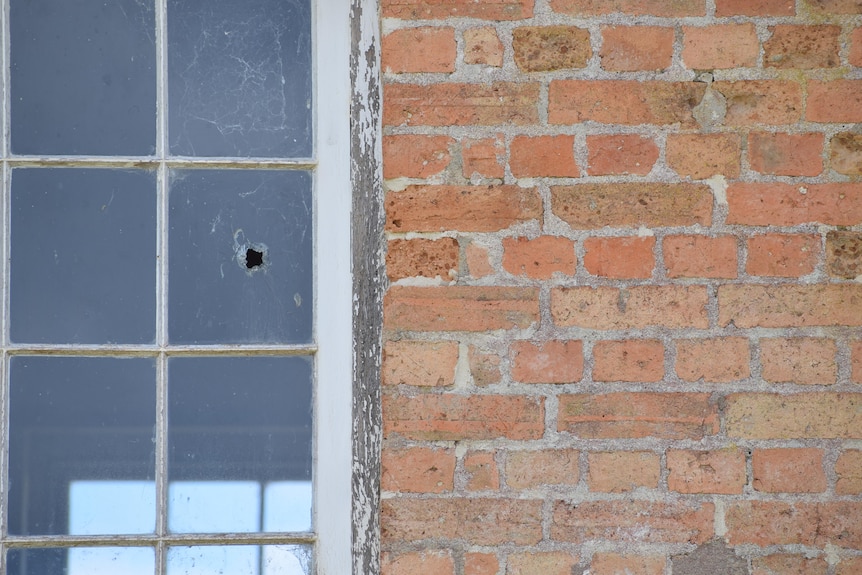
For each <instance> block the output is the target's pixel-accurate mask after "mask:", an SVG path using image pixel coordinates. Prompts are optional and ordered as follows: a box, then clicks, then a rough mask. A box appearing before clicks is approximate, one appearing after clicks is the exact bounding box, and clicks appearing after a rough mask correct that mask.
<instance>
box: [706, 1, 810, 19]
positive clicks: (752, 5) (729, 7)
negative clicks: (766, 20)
mask: <svg viewBox="0 0 862 575" xmlns="http://www.w3.org/2000/svg"><path fill="white" fill-rule="evenodd" d="M715 15H716V16H718V17H724V16H795V15H796V1H795V0H715Z"/></svg>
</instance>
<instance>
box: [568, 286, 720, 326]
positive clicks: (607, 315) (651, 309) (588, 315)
mask: <svg viewBox="0 0 862 575" xmlns="http://www.w3.org/2000/svg"><path fill="white" fill-rule="evenodd" d="M706 303H707V293H706V288H705V287H704V286H676V285H667V286H654V285H650V286H633V287H630V288H623V289H617V288H613V287H599V288H593V287H586V286H584V287H573V288H556V289H552V290H551V318H552V319H553V320H554V323H555V324H556V325H558V326H561V327H584V328H588V329H638V328H645V327H649V326H665V327H670V328H682V327H697V328H706V327H707V325H708V321H707V316H706Z"/></svg>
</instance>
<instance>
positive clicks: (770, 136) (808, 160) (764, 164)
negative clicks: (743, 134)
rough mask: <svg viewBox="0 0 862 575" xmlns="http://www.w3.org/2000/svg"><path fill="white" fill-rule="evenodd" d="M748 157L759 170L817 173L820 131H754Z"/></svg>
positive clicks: (820, 164) (820, 165)
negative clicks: (798, 132)
mask: <svg viewBox="0 0 862 575" xmlns="http://www.w3.org/2000/svg"><path fill="white" fill-rule="evenodd" d="M748 158H749V160H750V161H751V169H752V170H754V171H756V172H760V173H761V174H771V175H776V176H816V175H818V174H820V173H821V172H822V171H823V134H819V133H816V134H782V133H773V132H758V133H753V134H750V135H749V136H748Z"/></svg>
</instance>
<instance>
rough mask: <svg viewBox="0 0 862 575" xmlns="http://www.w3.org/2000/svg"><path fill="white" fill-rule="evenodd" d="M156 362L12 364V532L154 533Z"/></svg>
mask: <svg viewBox="0 0 862 575" xmlns="http://www.w3.org/2000/svg"><path fill="white" fill-rule="evenodd" d="M155 377H156V371H155V364H154V361H153V360H152V359H143V358H131V359H116V358H101V357H28V356H16V357H13V358H12V360H11V384H10V385H11V387H10V400H9V401H10V413H11V417H10V424H9V437H10V451H9V470H10V477H9V532H10V533H11V534H13V535H58V534H73V535H92V534H99V535H106V534H114V533H152V532H153V530H154V528H155V489H154V487H153V477H154V473H155V443H154V441H155V435H154V434H155V422H156V392H155V387H156V386H155Z"/></svg>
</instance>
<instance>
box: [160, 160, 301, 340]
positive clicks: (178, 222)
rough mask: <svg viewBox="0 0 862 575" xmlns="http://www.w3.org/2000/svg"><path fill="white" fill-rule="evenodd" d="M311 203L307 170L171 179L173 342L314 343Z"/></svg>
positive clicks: (190, 174)
mask: <svg viewBox="0 0 862 575" xmlns="http://www.w3.org/2000/svg"><path fill="white" fill-rule="evenodd" d="M312 203H313V201H312V196H311V175H310V174H309V173H308V172H300V171H271V170H255V171H248V170H176V171H173V172H171V184H170V238H169V262H170V266H169V267H170V271H169V277H170V290H169V294H168V300H169V301H168V305H169V312H168V331H169V338H170V340H171V343H174V344H176V343H192V344H193V343H198V344H210V343H305V342H309V341H311V330H312V308H313V301H312V294H313V289H312V288H313V272H312V270H313V266H312V235H313V234H312Z"/></svg>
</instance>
